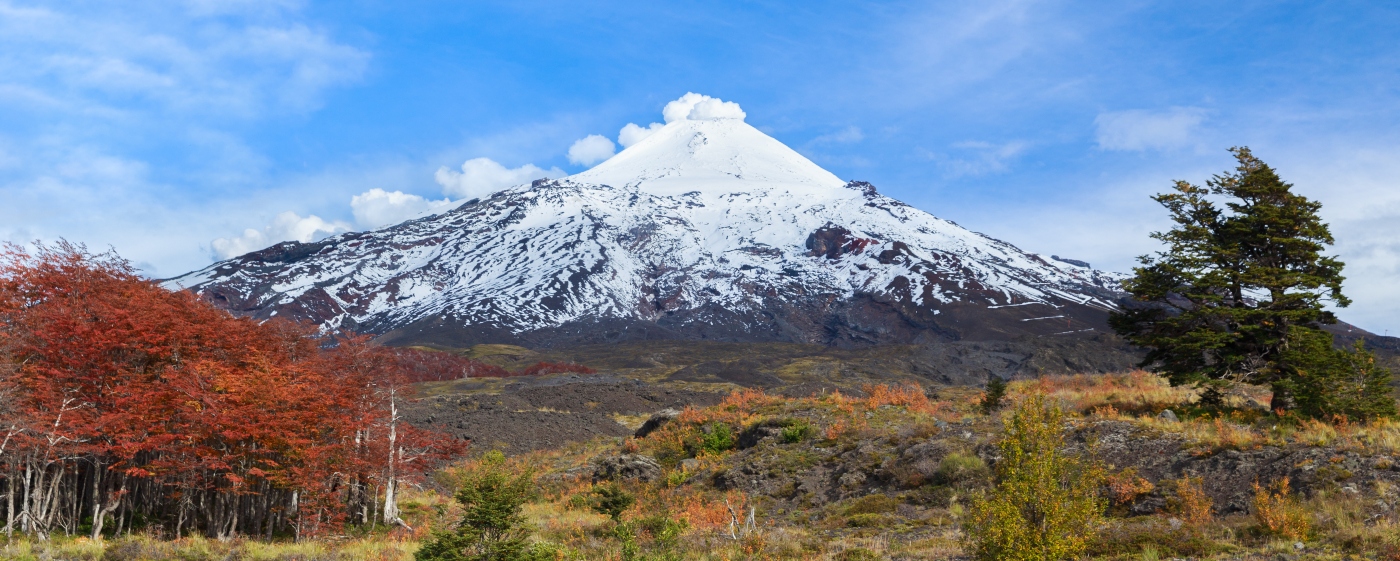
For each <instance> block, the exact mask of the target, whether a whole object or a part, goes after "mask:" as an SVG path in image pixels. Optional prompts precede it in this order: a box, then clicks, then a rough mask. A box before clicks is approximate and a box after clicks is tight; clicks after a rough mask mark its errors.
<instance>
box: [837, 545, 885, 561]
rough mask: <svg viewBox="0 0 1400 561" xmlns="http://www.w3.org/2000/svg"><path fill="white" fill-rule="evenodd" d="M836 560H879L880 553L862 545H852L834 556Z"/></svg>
mask: <svg viewBox="0 0 1400 561" xmlns="http://www.w3.org/2000/svg"><path fill="white" fill-rule="evenodd" d="M836 559H837V560H838V561H880V559H881V557H880V554H878V553H875V552H874V551H870V550H868V549H865V548H863V547H853V548H850V549H847V550H845V551H842V552H841V554H840V555H837V556H836Z"/></svg>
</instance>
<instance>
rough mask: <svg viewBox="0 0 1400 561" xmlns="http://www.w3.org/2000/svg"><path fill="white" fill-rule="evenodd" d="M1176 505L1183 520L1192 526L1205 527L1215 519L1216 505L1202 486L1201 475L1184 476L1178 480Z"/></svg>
mask: <svg viewBox="0 0 1400 561" xmlns="http://www.w3.org/2000/svg"><path fill="white" fill-rule="evenodd" d="M1174 502H1175V505H1174V506H1175V507H1176V513H1177V515H1178V516H1181V521H1182V522H1184V523H1186V525H1187V526H1190V527H1191V528H1204V527H1206V526H1207V525H1209V524H1211V523H1212V522H1214V521H1215V514H1214V512H1213V511H1212V510H1211V508H1212V507H1214V506H1215V501H1212V500H1211V498H1210V495H1207V494H1206V491H1205V489H1203V488H1202V486H1201V478H1199V477H1183V478H1181V479H1180V480H1177V482H1176V500H1175V501H1174Z"/></svg>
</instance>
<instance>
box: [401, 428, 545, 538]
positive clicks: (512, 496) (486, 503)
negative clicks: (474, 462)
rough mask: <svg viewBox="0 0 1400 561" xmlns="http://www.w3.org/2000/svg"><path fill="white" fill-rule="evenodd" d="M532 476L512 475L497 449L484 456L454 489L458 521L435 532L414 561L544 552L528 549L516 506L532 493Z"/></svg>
mask: <svg viewBox="0 0 1400 561" xmlns="http://www.w3.org/2000/svg"><path fill="white" fill-rule="evenodd" d="M534 480H535V478H534V474H533V473H532V472H530V471H528V470H527V471H524V472H521V473H518V474H511V473H509V472H508V471H507V469H506V466H505V457H504V456H503V455H501V453H500V452H492V453H489V454H487V455H486V457H485V459H484V460H483V461H482V463H481V465H480V466H479V467H478V468H476V469H475V470H473V471H472V472H470V473H468V474H466V475H465V477H464V478H463V485H462V488H461V489H459V490H458V491H457V494H456V497H455V498H456V500H457V503H458V504H460V505H461V506H462V511H463V512H462V520H461V522H459V523H458V524H457V527H456V528H455V529H454V530H452V531H448V532H435V533H434V534H433V537H432V538H431V539H429V540H428V541H427V542H426V543H424V544H423V547H422V548H420V549H419V550H418V553H417V554H415V555H414V559H417V560H418V561H533V560H535V559H540V558H541V556H542V554H543V552H542V551H536V550H537V549H538V548H531V547H527V545H526V541H527V540H528V539H529V537H530V533H531V532H530V529H529V524H527V523H526V521H525V517H524V516H523V515H521V513H520V507H521V506H522V505H524V504H525V502H526V501H529V500H530V499H531V498H532V496H533V495H534Z"/></svg>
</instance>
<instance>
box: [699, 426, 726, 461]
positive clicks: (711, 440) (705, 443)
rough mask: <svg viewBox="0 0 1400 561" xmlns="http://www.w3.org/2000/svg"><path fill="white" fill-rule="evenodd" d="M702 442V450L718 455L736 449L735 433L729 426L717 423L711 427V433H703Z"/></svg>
mask: <svg viewBox="0 0 1400 561" xmlns="http://www.w3.org/2000/svg"><path fill="white" fill-rule="evenodd" d="M703 435H704V436H702V437H701V440H700V448H701V449H703V450H705V451H707V452H710V453H712V454H718V453H720V452H724V451H726V450H730V449H733V448H734V431H733V430H731V429H730V428H729V425H726V424H724V423H715V424H713V425H710V430H709V432H705V433H703Z"/></svg>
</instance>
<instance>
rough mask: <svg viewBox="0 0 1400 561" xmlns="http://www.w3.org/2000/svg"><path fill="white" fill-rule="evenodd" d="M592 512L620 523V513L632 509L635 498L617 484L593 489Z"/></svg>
mask: <svg viewBox="0 0 1400 561" xmlns="http://www.w3.org/2000/svg"><path fill="white" fill-rule="evenodd" d="M593 494H594V495H595V497H594V499H593V511H594V512H597V513H598V514H606V515H607V516H608V518H611V519H612V520H613V522H618V523H620V522H622V513H623V512H626V511H627V509H629V508H632V505H633V504H635V503H636V502H637V498H636V497H634V496H632V494H631V493H628V492H627V491H626V490H624V489H623V488H622V487H621V486H619V485H618V484H617V483H609V484H607V485H603V486H600V487H596V488H594V489H593Z"/></svg>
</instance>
